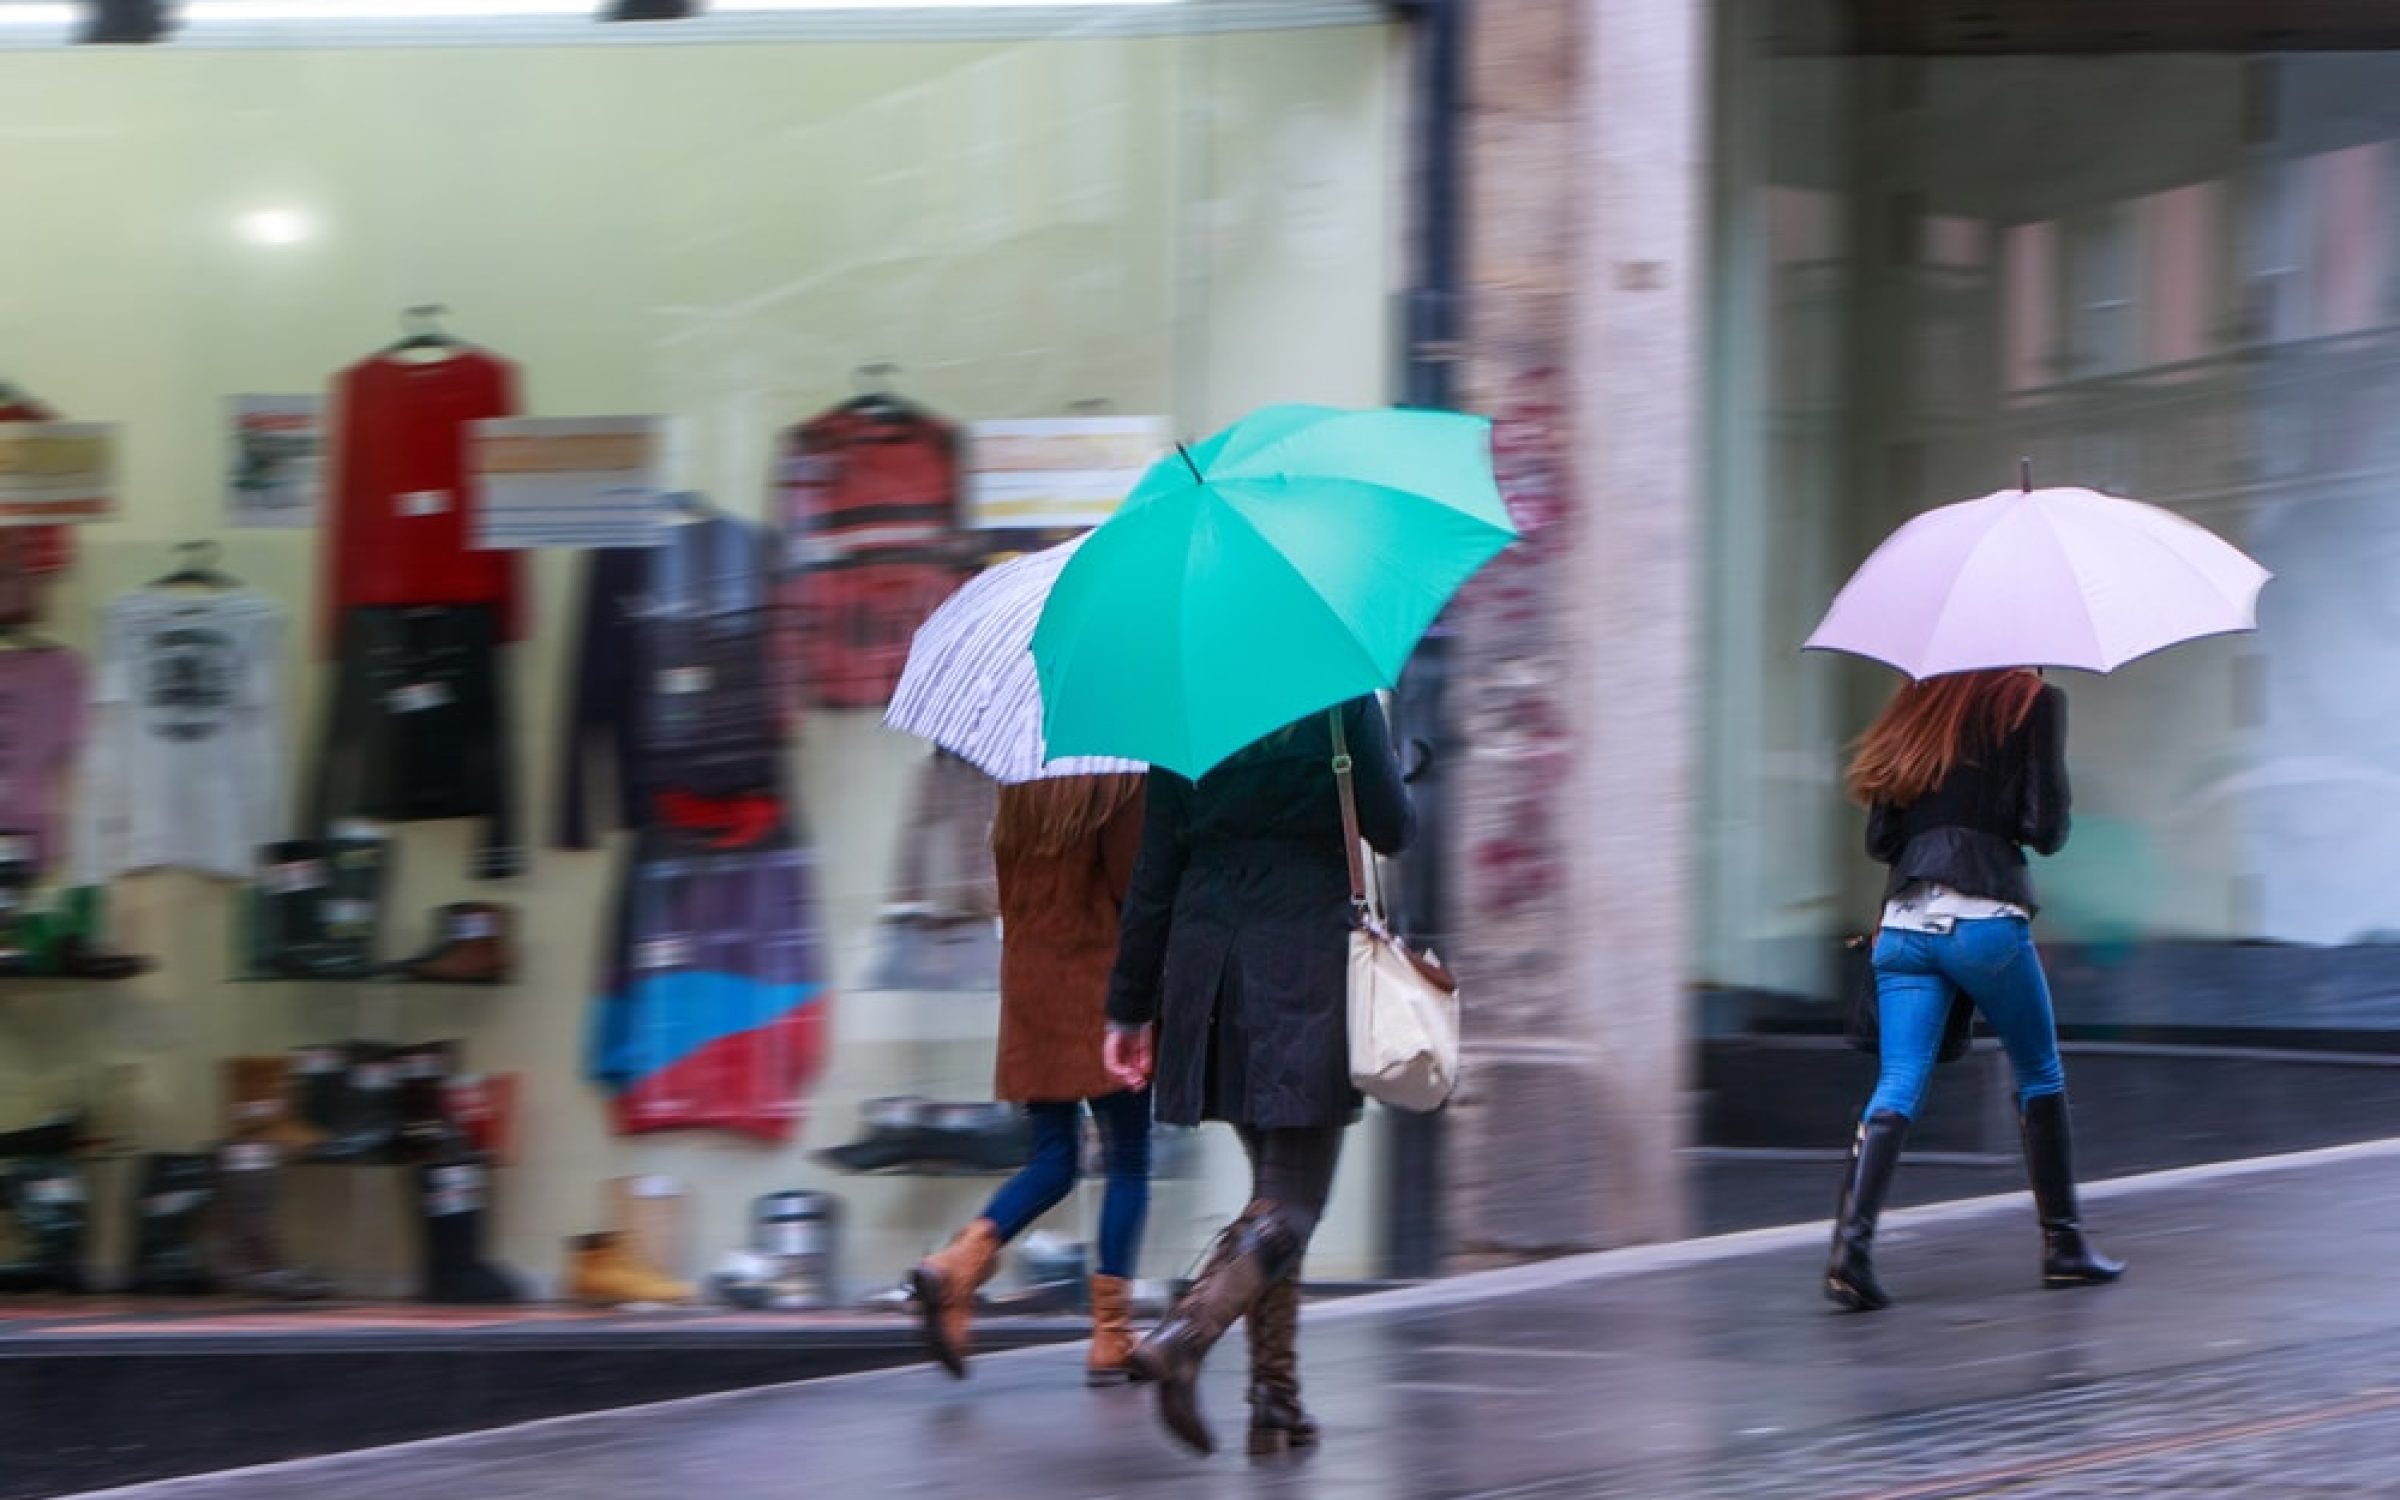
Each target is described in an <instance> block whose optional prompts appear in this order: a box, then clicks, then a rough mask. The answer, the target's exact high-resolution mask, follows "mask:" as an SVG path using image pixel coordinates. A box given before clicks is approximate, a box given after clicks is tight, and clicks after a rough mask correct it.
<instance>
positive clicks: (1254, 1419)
mask: <svg viewBox="0 0 2400 1500" xmlns="http://www.w3.org/2000/svg"><path fill="white" fill-rule="evenodd" d="M1333 712H1335V713H1339V714H1341V715H1342V719H1343V726H1344V731H1345V733H1346V735H1347V737H1348V740H1349V746H1350V752H1351V756H1352V759H1353V761H1354V763H1355V775H1356V785H1357V799H1358V819H1359V829H1360V832H1361V833H1362V834H1363V836H1364V837H1365V838H1366V840H1367V842H1368V843H1370V844H1372V845H1373V846H1374V847H1375V848H1376V849H1377V850H1379V851H1381V852H1382V853H1385V854H1397V853H1399V852H1400V851H1401V850H1402V849H1403V848H1405V847H1406V846H1407V844H1408V841H1409V839H1410V837H1411V835H1412V834H1413V833H1414V832H1415V828H1416V813H1415V809H1414V808H1413V807H1412V806H1411V804H1410V801H1409V795H1408V788H1407V787H1406V786H1405V785H1404V784H1403V783H1402V780H1401V775H1400V763H1399V759H1398V757H1397V755H1396V754H1395V753H1394V751H1393V748H1392V740H1391V734H1390V732H1389V730H1388V729H1387V727H1386V726H1385V724H1384V718H1383V711H1382V709H1381V708H1380V707H1379V706H1377V704H1376V703H1375V701H1374V700H1373V699H1371V698H1362V699H1359V700H1357V701H1354V702H1352V703H1349V704H1346V705H1344V706H1343V707H1341V708H1339V709H1336V710H1334V711H1333ZM1330 720H1331V715H1330V714H1317V715H1313V716H1311V717H1309V718H1307V719H1303V720H1301V721H1299V722H1298V723H1296V724H1293V725H1290V726H1288V727H1286V728H1284V729H1282V730H1279V731H1277V732H1276V733H1274V734H1272V735H1269V736H1268V737H1267V738H1265V739H1263V740H1261V741H1259V742H1258V743H1256V744H1254V745H1251V746H1249V747H1248V748H1246V749H1244V750H1242V751H1240V752H1238V753H1237V754H1235V755H1234V756H1233V757H1232V758H1231V759H1230V760H1228V761H1226V762H1225V763H1224V764H1223V765H1220V766H1218V767H1217V768H1216V769H1215V770H1213V771H1210V772H1209V773H1208V774H1207V775H1205V776H1203V777H1201V778H1200V779H1199V780H1198V781H1196V782H1194V781H1187V780H1185V779H1184V778H1182V777H1180V776H1176V775H1174V774H1172V773H1169V772H1166V771H1155V770H1154V771H1152V772H1151V773H1150V785H1149V802H1148V806H1147V809H1146V812H1145V817H1144V821H1143V828H1142V852H1141V855H1140V858H1139V859H1138V860H1137V861H1136V863H1135V866H1134V874H1133V890H1132V893H1131V894H1130V895H1129V896H1128V897H1127V899H1126V903H1125V910H1124V916H1123V919H1122V922H1121V924H1120V932H1119V940H1118V948H1117V965H1116V972H1115V974H1114V975H1113V977H1112V978H1111V981H1110V985H1109V996H1108V1017H1109V1023H1110V1024H1109V1036H1108V1064H1109V1067H1110V1070H1111V1071H1112V1072H1113V1073H1114V1074H1115V1075H1116V1077H1117V1079H1118V1081H1119V1082H1121V1083H1122V1084H1124V1086H1125V1087H1127V1088H1139V1087H1141V1086H1143V1085H1144V1084H1146V1083H1150V1082H1152V1080H1153V1077H1154V1076H1155V1085H1156V1092H1155V1095H1154V1097H1155V1099H1156V1108H1157V1117H1158V1119H1159V1120H1161V1121H1162V1122H1164V1123H1166V1124H1170V1125H1197V1124H1199V1123H1200V1122H1201V1121H1202V1120H1222V1121H1224V1122H1226V1123H1228V1124H1230V1125H1232V1126H1233V1127H1234V1129H1235V1130H1236V1131H1238V1132H1239V1133H1240V1135H1241V1139H1242V1147H1243V1149H1244V1150H1245V1151H1246V1152H1248V1153H1249V1157H1250V1169H1251V1183H1252V1187H1251V1195H1250V1204H1249V1206H1248V1207H1247V1208H1245V1209H1243V1210H1242V1212H1241V1214H1240V1215H1239V1216H1238V1217H1237V1218H1235V1220H1234V1221H1233V1223H1231V1224H1230V1225H1228V1226H1227V1227H1226V1229H1225V1231H1224V1232H1223V1233H1222V1234H1221V1235H1220V1236H1219V1237H1218V1239H1217V1243H1216V1246H1215V1248H1214V1249H1213V1250H1212V1251H1211V1253H1210V1255H1209V1258H1208V1261H1207V1263H1206V1264H1205V1265H1204V1266H1203V1267H1202V1268H1201V1271H1200V1274H1199V1276H1198V1277H1197V1278H1196V1279H1195V1280H1194V1282H1193V1283H1192V1287H1191V1290H1190V1291H1188V1292H1186V1293H1185V1294H1184V1297H1183V1299H1182V1300H1181V1301H1180V1302H1178V1303H1176V1305H1175V1307H1174V1309H1173V1310H1172V1311H1171V1312H1170V1313H1169V1314H1168V1315H1167V1319H1166V1321H1165V1322H1164V1323H1162V1324H1160V1325H1159V1327H1158V1328H1157V1329H1156V1330H1155V1331H1154V1332H1152V1333H1151V1335H1150V1336H1149V1338H1147V1339H1145V1340H1144V1341H1143V1342H1142V1344H1141V1346H1140V1347H1139V1348H1138V1349H1136V1350H1135V1351H1134V1355H1133V1368H1134V1372H1135V1374H1136V1377H1137V1378H1141V1379H1147V1380H1151V1381H1155V1382H1156V1383H1157V1385H1158V1402H1159V1417H1160V1419H1161V1420H1162V1421H1163V1422H1164V1423H1165V1424H1166V1426H1167V1428H1168V1430H1169V1431H1170V1432H1172V1433H1174V1434H1175V1435H1176V1436H1177V1437H1178V1438H1180V1439H1182V1440H1183V1441H1184V1442H1185V1443H1187V1444H1189V1445H1190V1446H1191V1447H1193V1448H1195V1449H1197V1450H1198V1451H1200V1452H1202V1453H1206V1452H1209V1451H1211V1450H1212V1449H1213V1448H1214V1446H1215V1440H1214V1438H1213V1437H1212V1436H1211V1435H1210V1433H1209V1430H1208V1425H1207V1423H1206V1422H1205V1421H1204V1420H1203V1419H1202V1417H1201V1415H1200V1410H1199V1405H1198V1402H1197V1399H1196V1395H1195V1388H1194V1387H1195V1382H1196V1380H1197V1379H1198V1377H1199V1373H1200V1363H1201V1361H1202V1360H1203V1359H1205V1358H1206V1357H1207V1355H1208V1351H1209V1350H1210V1348H1212V1347H1213V1346H1214V1345H1215V1344H1216V1342H1217V1340H1218V1339H1219V1338H1221V1337H1223V1335H1224V1333H1225V1331H1226V1330H1227V1329H1228V1328H1230V1327H1232V1326H1233V1323H1234V1321H1235V1320H1236V1319H1239V1318H1242V1317H1245V1316H1246V1317H1247V1318H1248V1319H1249V1325H1250V1370H1251V1384H1250V1451H1251V1452H1253V1453H1271V1452H1279V1451H1282V1450H1284V1449H1287V1448H1294V1447H1305V1446H1308V1445H1309V1444H1312V1443H1314V1442H1315V1441H1316V1438H1317V1429H1316V1424H1315V1423H1314V1422H1312V1421H1311V1420H1310V1419H1309V1417H1308V1414H1307V1413H1306V1412H1305V1411H1303V1410H1302V1409H1301V1406H1300V1383H1299V1373H1298V1371H1299V1366H1298V1356H1297V1352H1296V1347H1295V1340H1296V1336H1297V1330H1298V1321H1299V1282H1298V1277H1299V1272H1300V1261H1301V1258H1302V1256H1303V1255H1304V1254H1305V1253H1306V1251H1307V1249H1308V1242H1309V1237H1310V1236H1311V1235H1312V1234H1313V1233H1315V1231H1316V1227H1317V1221H1318V1219H1319V1218H1320V1217H1321V1216H1322V1215H1323V1213H1324V1210H1325V1200H1326V1197H1327V1195H1328V1194H1329V1193H1330V1192H1331V1191H1332V1187H1333V1169H1334V1162H1335V1159H1336V1158H1337V1157H1338V1156H1339V1155H1340V1152H1341V1144H1342V1131H1343V1129H1344V1127H1345V1126H1347V1125H1348V1124H1349V1123H1350V1122H1351V1121H1352V1120H1353V1119H1355V1118H1356V1117H1357V1114H1358V1110H1359V1103H1360V1100H1359V1096H1358V1094H1357V1092H1356V1090H1354V1089H1353V1088H1352V1087H1351V1084H1350V1065H1349V1038H1348V1014H1347V1010H1348V1001H1347V995H1348V988H1349V971H1348V954H1349V933H1350V926H1351V920H1350V878H1349V865H1348V861H1347V859H1346V858H1345V854H1344V850H1343V835H1342V815H1341V804H1340V802H1339V800H1338V794H1337V792H1336V790H1335V783H1334V765H1333V760H1334V749H1333V733H1332V725H1331V722H1330Z"/></svg>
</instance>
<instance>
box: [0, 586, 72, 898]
mask: <svg viewBox="0 0 2400 1500" xmlns="http://www.w3.org/2000/svg"><path fill="white" fill-rule="evenodd" d="M84 704H85V675H84V666H83V658H82V657H80V656H78V655H76V654H75V653H74V652H72V651H69V650H67V649H66V648H65V647H63V646H60V645H58V644H56V643H54V642H51V641H48V640H45V639H43V638H42V637H40V636H36V635H31V634H28V633H26V632H23V631H14V630H11V631H0V835H5V834H9V833H16V834H22V835H25V836H26V837H29V838H31V839H32V840H33V845H32V848H31V849H30V850H27V851H23V852H22V856H21V858H22V862H23V863H26V864H29V865H30V866H31V867H32V868H33V869H34V870H36V871H43V870H48V869H51V868H53V867H54V866H56V865H57V864H58V863H59V862H60V858H61V856H62V855H63V854H64V853H65V850H64V849H63V847H62V845H61V841H60V826H59V825H60V817H61V814H62V813H63V811H64V810H65V808H66V806H67V803H68V783H69V781H70V779H71V778H72V776H73V774H74V770H75V762H76V759H77V757H78V756H79V755H80V754H81V752H82V749H83V736H84V723H85V714H84ZM17 855H18V851H13V850H12V851H10V856H11V857H12V858H15V857H17Z"/></svg>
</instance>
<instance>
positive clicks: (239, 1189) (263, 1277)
mask: <svg viewBox="0 0 2400 1500" xmlns="http://www.w3.org/2000/svg"><path fill="white" fill-rule="evenodd" d="M283 1171H284V1156H283V1153H282V1151H280V1150H279V1149H278V1148H277V1147H275V1146H274V1145H272V1144H270V1143H268V1142H266V1141H233V1142H229V1143H227V1144H226V1145H225V1146H224V1147H222V1148H221V1149H220V1150H219V1151H218V1152H217V1213H216V1224H217V1238H218V1259H217V1279H218V1281H219V1282H220V1283H222V1284H223V1285H224V1286H225V1288H226V1289H227V1290H229V1291H233V1292H238V1293H241V1294H242V1295H243V1296H247V1297H265V1298H270V1299H272V1300H275V1301H278V1302H314V1301H319V1300H322V1299H323V1298H326V1297H330V1296H332V1295H333V1287H332V1285H331V1284H330V1283H328V1282H326V1281H325V1280H324V1279H323V1278H322V1277H318V1276H313V1275H311V1274H309V1273H308V1272H306V1271H303V1270H299V1269H296V1268H295V1267H293V1266H291V1265H289V1264H287V1263H286V1262H285V1260H284V1258H283V1250H282V1247H281V1244H280V1242H279V1241H278V1239H277V1238H276V1234H275V1207H276V1204H277V1202H278V1201H279V1199H280V1198H281V1196H282V1190H283Z"/></svg>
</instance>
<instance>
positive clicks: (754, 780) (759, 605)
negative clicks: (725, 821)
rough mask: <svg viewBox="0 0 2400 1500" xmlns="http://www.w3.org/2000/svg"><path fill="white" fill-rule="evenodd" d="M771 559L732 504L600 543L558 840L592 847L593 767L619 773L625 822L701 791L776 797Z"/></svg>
mask: <svg viewBox="0 0 2400 1500" xmlns="http://www.w3.org/2000/svg"><path fill="white" fill-rule="evenodd" d="M773 562H774V551H773V547H772V544H771V543H770V541H769V539H768V537H767V535H766V533H765V532H764V531H762V530H761V529H760V528H758V527H756V526H752V525H750V524H748V523H746V522H743V521H738V520H735V519H733V518H732V517H729V516H710V517H708V518H706V519H704V520H700V521H695V522H691V523H689V524H685V525H680V526H674V527H671V528H669V530H668V537H667V541H666V543H665V544H664V545H662V546H658V547H643V548H621V549H616V550H611V551H604V552H596V553H594V554H593V555H592V559H591V562H590V565H589V568H588V571H587V572H586V574H585V578H584V599H583V627H582V632H581V635H580V637H579V638H578V640H577V642H576V662H575V681H574V690H573V694H572V697H571V701H570V703H569V707H568V720H567V725H566V731H565V733H564V734H563V735H562V736H561V738H562V741H563V743H564V746H565V756H566V765H565V767H564V770H563V774H562V775H561V777H560V782H559V785H560V806H559V817H558V842H559V845H560V847H562V848H568V849H588V848H590V847H592V844H593V842H594V837H593V835H594V829H593V828H592V826H591V804H592V801H593V792H594V788H593V786H592V782H593V780H594V778H595V775H596V774H597V775H603V776H605V775H608V774H611V773H613V775H614V778H615V780H614V785H615V791H616V797H615V809H614V811H615V817H614V819H613V820H612V822H611V824H610V825H608V826H615V827H625V828H638V827H641V826H643V825H644V824H646V823H649V822H651V821H653V820H654V819H655V818H656V817H658V816H659V815H661V814H662V813H663V812H664V811H666V810H667V808H668V807H669V806H670V805H671V806H672V807H674V808H677V809H682V810H684V811H685V812H687V813H688V812H689V811H690V809H691V806H692V803H693V799H706V800H708V801H712V802H716V803H720V804H726V805H727V806H728V807H729V809H730V810H729V811H728V813H727V816H728V817H742V816H748V817H752V818H756V817H757V816H759V815H760V814H759V812H758V809H760V808H761V807H762V806H764V805H765V804H764V803H762V802H761V801H758V800H755V799H760V798H765V799H768V800H770V801H771V799H772V798H773V797H774V794H775V789H776V786H777V784H778V781H779V779H780V777H781V767H782V756H783V751H784V747H785V744H786V737H785V727H784V724H783V721H782V716H781V712H780V709H779V708H778V705H777V703H776V692H775V686H774V683H773V682H772V681H771V678H770V674H769V650H770V641H771V635H772V629H771V623H770V622H771V620H772V604H773V584H772V579H771V575H770V570H771V568H772V566H773ZM744 799H752V800H744ZM745 809H747V810H748V811H747V812H745V811H744V810H745ZM601 831H605V828H603V829H602V830H601ZM754 831H755V832H763V831H764V830H763V829H759V830H754Z"/></svg>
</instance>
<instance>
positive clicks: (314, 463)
mask: <svg viewBox="0 0 2400 1500" xmlns="http://www.w3.org/2000/svg"><path fill="white" fill-rule="evenodd" d="M227 409H228V413H229V420H228V423H227V426H228V430H229V432H230V434H231V436H232V440H233V441H232V457H231V460H230V462H229V463H228V465H227V469H226V475H225V524H226V525H228V526H292V527H307V526H314V525H316V524H317V516H318V512H319V509H320V507H321V506H322V505H323V504H324V498H325V401H324V398H323V397H320V396H236V397H234V398H233V399H232V401H231V402H229V403H227Z"/></svg>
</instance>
